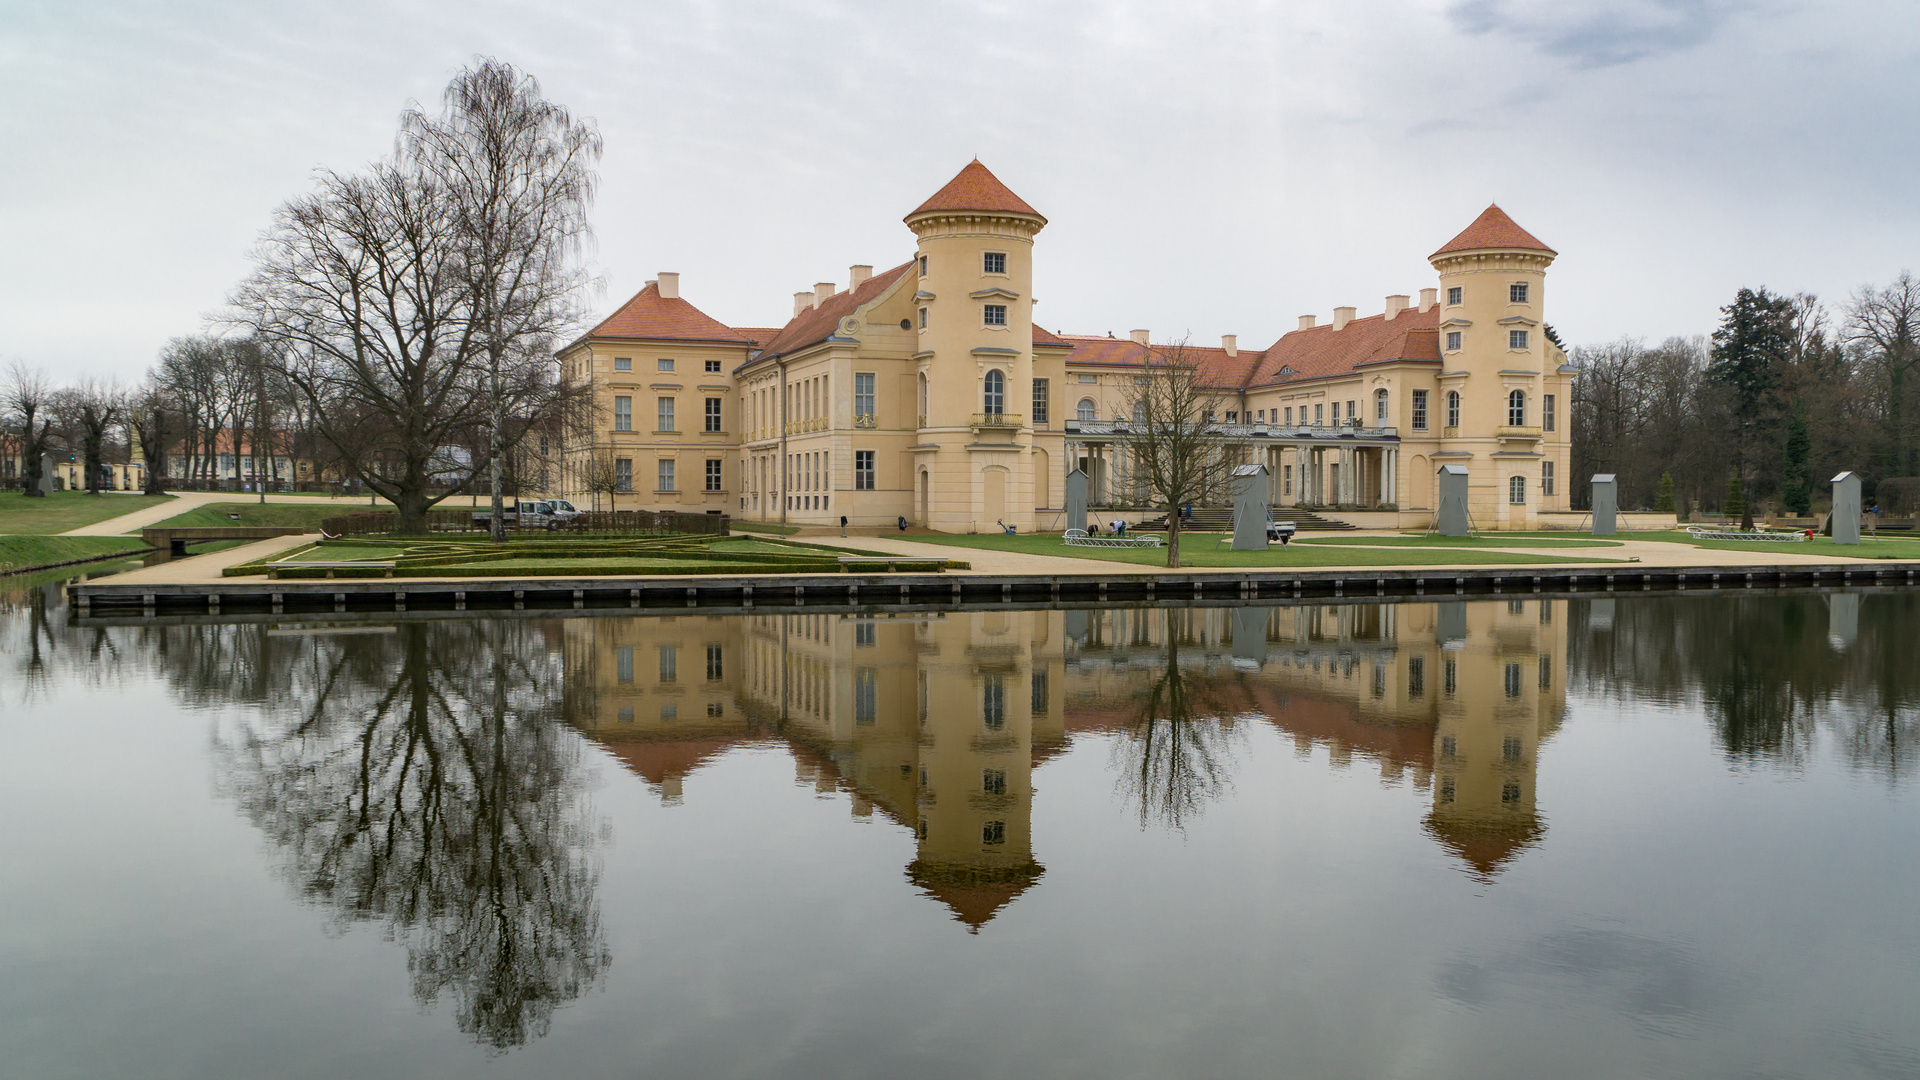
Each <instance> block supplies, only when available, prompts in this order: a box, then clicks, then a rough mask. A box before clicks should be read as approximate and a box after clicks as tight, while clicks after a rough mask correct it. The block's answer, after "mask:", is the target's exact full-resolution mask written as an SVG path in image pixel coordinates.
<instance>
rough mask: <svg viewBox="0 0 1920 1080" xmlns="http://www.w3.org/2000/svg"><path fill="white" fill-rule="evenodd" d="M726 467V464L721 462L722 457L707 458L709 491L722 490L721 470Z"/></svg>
mask: <svg viewBox="0 0 1920 1080" xmlns="http://www.w3.org/2000/svg"><path fill="white" fill-rule="evenodd" d="M724 467H725V466H723V465H722V464H721V459H719V458H708V459H707V490H708V491H719V490H720V487H721V485H720V470H721V469H723V468H724Z"/></svg>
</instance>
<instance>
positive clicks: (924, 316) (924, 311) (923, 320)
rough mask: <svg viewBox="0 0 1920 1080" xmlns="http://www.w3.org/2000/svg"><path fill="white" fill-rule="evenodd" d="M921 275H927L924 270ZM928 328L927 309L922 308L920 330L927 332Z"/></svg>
mask: <svg viewBox="0 0 1920 1080" xmlns="http://www.w3.org/2000/svg"><path fill="white" fill-rule="evenodd" d="M921 273H923V274H924V273H926V271H924V270H922V271H921ZM926 328H927V309H926V308H921V309H920V329H922V330H925V329H926Z"/></svg>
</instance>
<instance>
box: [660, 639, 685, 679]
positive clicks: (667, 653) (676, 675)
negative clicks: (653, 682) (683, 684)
mask: <svg viewBox="0 0 1920 1080" xmlns="http://www.w3.org/2000/svg"><path fill="white" fill-rule="evenodd" d="M679 679H680V648H679V646H677V645H662V646H660V681H661V682H663V683H670V682H678V681H679Z"/></svg>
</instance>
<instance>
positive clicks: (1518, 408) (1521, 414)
mask: <svg viewBox="0 0 1920 1080" xmlns="http://www.w3.org/2000/svg"><path fill="white" fill-rule="evenodd" d="M1507 426H1508V427H1526V426H1527V392H1526V391H1525V390H1515V391H1513V392H1512V393H1509V394H1508V395H1507Z"/></svg>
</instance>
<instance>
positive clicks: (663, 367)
mask: <svg viewBox="0 0 1920 1080" xmlns="http://www.w3.org/2000/svg"><path fill="white" fill-rule="evenodd" d="M653 370H655V371H664V372H667V373H668V374H672V373H673V361H672V360H671V359H668V358H667V357H664V356H663V357H661V358H659V359H658V360H655V361H654V362H653Z"/></svg>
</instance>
